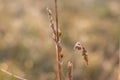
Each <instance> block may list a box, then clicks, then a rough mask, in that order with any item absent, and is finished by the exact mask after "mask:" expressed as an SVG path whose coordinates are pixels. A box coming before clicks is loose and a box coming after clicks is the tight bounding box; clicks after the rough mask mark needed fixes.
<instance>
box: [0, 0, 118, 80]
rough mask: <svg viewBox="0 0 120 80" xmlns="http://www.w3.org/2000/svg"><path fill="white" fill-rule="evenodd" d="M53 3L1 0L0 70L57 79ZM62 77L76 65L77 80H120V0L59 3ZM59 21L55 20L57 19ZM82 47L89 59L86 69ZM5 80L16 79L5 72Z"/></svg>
mask: <svg viewBox="0 0 120 80" xmlns="http://www.w3.org/2000/svg"><path fill="white" fill-rule="evenodd" d="M46 7H49V8H50V9H51V10H52V12H53V16H54V15H55V13H54V12H55V11H54V0H0V69H4V70H6V71H9V72H11V73H13V74H15V75H18V76H20V77H24V78H27V79H28V80H56V54H55V43H54V41H53V40H52V38H51V36H52V34H51V33H52V30H51V28H50V27H49V24H50V23H49V19H48V15H47V11H46ZM58 9H59V10H58V12H59V27H60V28H61V31H62V37H61V40H62V47H63V54H64V58H63V74H64V76H66V78H67V76H68V75H67V72H68V69H67V62H68V61H69V60H71V61H72V62H73V66H74V68H73V71H74V72H73V76H74V77H73V80H120V75H119V72H120V69H119V67H118V66H119V54H120V52H119V50H120V47H119V44H120V43H119V42H120V41H119V39H120V38H119V36H120V0H58ZM54 18H55V17H54ZM75 42H80V43H81V44H83V45H84V46H85V47H86V49H87V52H88V55H89V65H88V66H86V64H85V62H84V60H83V57H82V55H81V53H80V52H79V53H76V52H75V51H74V50H73V47H74V44H75ZM0 80H17V79H15V78H13V76H9V75H8V74H6V73H4V72H2V71H0Z"/></svg>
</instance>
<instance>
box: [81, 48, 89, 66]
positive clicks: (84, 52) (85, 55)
mask: <svg viewBox="0 0 120 80" xmlns="http://www.w3.org/2000/svg"><path fill="white" fill-rule="evenodd" d="M82 49H83V50H82V56H83V57H84V60H85V62H86V63H87V65H88V55H87V50H86V49H85V47H82Z"/></svg>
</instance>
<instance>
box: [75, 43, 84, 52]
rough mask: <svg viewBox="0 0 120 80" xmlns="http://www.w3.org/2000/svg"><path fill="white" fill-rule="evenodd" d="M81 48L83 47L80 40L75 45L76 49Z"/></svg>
mask: <svg viewBox="0 0 120 80" xmlns="http://www.w3.org/2000/svg"><path fill="white" fill-rule="evenodd" d="M81 49H82V46H81V44H80V42H76V43H75V46H74V50H81Z"/></svg>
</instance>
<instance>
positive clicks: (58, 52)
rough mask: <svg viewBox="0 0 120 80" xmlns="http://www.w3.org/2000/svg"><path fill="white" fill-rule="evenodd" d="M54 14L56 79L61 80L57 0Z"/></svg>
mask: <svg viewBox="0 0 120 80" xmlns="http://www.w3.org/2000/svg"><path fill="white" fill-rule="evenodd" d="M55 14H56V59H57V80H61V57H60V54H61V51H60V50H59V42H60V41H59V35H58V9H57V0H55Z"/></svg>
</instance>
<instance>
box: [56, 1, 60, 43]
mask: <svg viewBox="0 0 120 80" xmlns="http://www.w3.org/2000/svg"><path fill="white" fill-rule="evenodd" d="M57 8H58V7H57V0H55V15H56V35H57V41H59V37H58V9H57Z"/></svg>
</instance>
